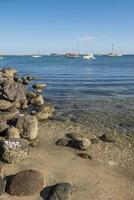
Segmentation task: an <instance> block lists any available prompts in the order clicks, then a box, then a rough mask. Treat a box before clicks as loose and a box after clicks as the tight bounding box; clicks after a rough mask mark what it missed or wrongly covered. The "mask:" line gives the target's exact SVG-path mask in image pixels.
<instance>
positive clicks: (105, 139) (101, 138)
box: [98, 134, 114, 143]
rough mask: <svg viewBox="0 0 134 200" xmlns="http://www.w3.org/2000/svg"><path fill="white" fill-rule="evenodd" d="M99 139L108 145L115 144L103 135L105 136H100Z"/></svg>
mask: <svg viewBox="0 0 134 200" xmlns="http://www.w3.org/2000/svg"><path fill="white" fill-rule="evenodd" d="M98 138H99V139H100V140H102V141H103V142H108V143H110V142H112V143H114V140H112V139H111V138H108V137H107V136H106V134H103V135H101V136H98Z"/></svg>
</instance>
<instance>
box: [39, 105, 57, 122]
mask: <svg viewBox="0 0 134 200" xmlns="http://www.w3.org/2000/svg"><path fill="white" fill-rule="evenodd" d="M53 113H54V107H53V106H52V105H51V104H49V103H45V104H44V105H43V106H42V107H41V109H40V111H39V112H37V113H36V116H37V118H38V119H39V120H45V119H48V118H52V117H53Z"/></svg>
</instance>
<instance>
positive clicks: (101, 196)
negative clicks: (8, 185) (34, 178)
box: [1, 120, 134, 200]
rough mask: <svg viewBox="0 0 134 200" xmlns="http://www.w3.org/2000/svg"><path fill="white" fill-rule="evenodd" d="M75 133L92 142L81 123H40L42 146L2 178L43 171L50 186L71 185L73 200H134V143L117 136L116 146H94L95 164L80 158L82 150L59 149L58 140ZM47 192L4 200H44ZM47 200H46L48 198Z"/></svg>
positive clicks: (5, 171)
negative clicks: (23, 171) (26, 170)
mask: <svg viewBox="0 0 134 200" xmlns="http://www.w3.org/2000/svg"><path fill="white" fill-rule="evenodd" d="M70 132H75V133H77V134H78V135H82V136H86V137H87V138H89V139H91V138H93V137H95V135H94V134H92V133H91V132H90V131H89V130H88V127H84V126H81V125H80V124H77V123H71V122H70V123H65V122H60V121H55V120H52V121H47V122H44V123H43V122H42V123H40V130H39V143H38V144H37V146H36V147H34V148H31V154H30V159H28V160H26V161H23V162H21V163H18V164H11V165H8V164H6V165H5V166H4V168H3V171H2V174H3V175H4V176H7V175H11V174H14V173H16V172H18V171H20V170H23V169H31V168H32V169H36V170H39V171H40V172H41V173H42V174H43V175H44V179H45V183H46V186H50V185H53V184H56V183H60V182H70V183H71V184H72V186H73V192H72V195H71V200H90V199H91V200H134V170H133V166H134V156H133V155H134V145H133V144H134V140H133V138H130V137H129V136H124V135H122V136H120V137H119V136H117V135H116V134H113V139H114V140H115V143H104V142H102V141H100V142H99V143H98V144H92V145H91V147H90V148H89V150H88V151H86V152H87V153H89V155H91V157H92V160H89V159H82V158H80V157H78V156H77V153H78V152H80V151H79V150H76V149H73V148H69V147H62V146H56V145H55V142H56V141H57V139H59V138H61V137H64V136H65V134H66V133H70ZM45 193H46V192H45V191H42V193H41V194H37V195H36V196H32V197H12V196H10V195H8V194H4V195H3V197H2V198H1V199H2V200H41V199H43V195H44V196H45ZM44 199H46V198H44Z"/></svg>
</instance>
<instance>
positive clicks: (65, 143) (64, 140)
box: [56, 138, 68, 146]
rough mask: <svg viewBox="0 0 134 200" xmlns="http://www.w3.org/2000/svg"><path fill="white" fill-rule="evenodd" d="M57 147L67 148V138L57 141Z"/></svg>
mask: <svg viewBox="0 0 134 200" xmlns="http://www.w3.org/2000/svg"><path fill="white" fill-rule="evenodd" d="M56 145H60V146H67V145H68V140H67V139H66V138H61V139H59V140H57V142H56Z"/></svg>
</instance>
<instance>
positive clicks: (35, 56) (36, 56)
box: [32, 55, 42, 58]
mask: <svg viewBox="0 0 134 200" xmlns="http://www.w3.org/2000/svg"><path fill="white" fill-rule="evenodd" d="M41 57H42V56H39V55H33V56H32V58H41Z"/></svg>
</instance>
